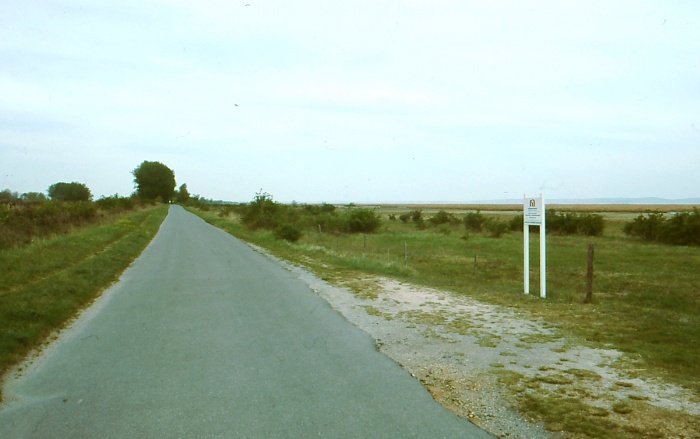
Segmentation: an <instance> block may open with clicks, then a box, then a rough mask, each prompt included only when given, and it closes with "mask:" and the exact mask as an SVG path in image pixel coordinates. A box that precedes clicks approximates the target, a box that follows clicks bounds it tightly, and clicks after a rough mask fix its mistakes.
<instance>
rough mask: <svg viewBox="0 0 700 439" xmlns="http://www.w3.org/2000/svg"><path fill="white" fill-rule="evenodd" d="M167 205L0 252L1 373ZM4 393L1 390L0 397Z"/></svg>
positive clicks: (143, 236)
mask: <svg viewBox="0 0 700 439" xmlns="http://www.w3.org/2000/svg"><path fill="white" fill-rule="evenodd" d="M167 212H168V207H167V206H160V207H157V208H153V209H148V210H142V211H138V212H134V213H129V214H124V215H122V216H119V217H115V218H114V220H113V221H111V222H109V223H106V224H102V225H100V226H95V227H87V228H83V229H79V230H77V231H75V232H73V233H71V234H69V235H61V236H57V237H54V238H51V239H46V240H41V241H37V242H35V243H32V244H30V245H28V246H25V247H23V248H20V249H17V250H6V251H3V252H0V266H2V267H6V269H4V270H2V271H1V272H0V375H4V374H5V372H7V371H8V370H9V368H11V367H12V366H13V365H15V364H17V363H19V362H20V361H21V360H22V359H23V358H24V357H26V355H27V354H28V353H29V352H31V351H32V350H33V349H35V348H37V347H38V346H40V345H41V344H42V343H43V342H44V341H45V340H46V339H47V337H48V336H49V335H50V334H51V333H53V332H54V331H56V330H57V329H59V328H61V327H63V326H64V325H65V324H66V323H67V322H68V321H69V320H70V319H71V318H72V317H73V316H75V314H76V313H77V312H78V311H79V310H80V309H82V308H84V307H85V306H87V305H88V304H90V303H91V302H92V300H94V299H95V297H97V296H98V294H99V293H100V291H102V290H104V289H105V288H106V287H107V286H109V285H110V284H111V283H112V282H114V281H116V280H117V279H118V278H119V275H120V274H121V273H122V272H123V271H124V270H125V269H126V268H127V267H128V266H129V264H130V263H131V262H132V261H133V260H134V259H135V258H136V257H137V256H138V255H139V254H140V253H141V252H142V251H143V249H144V248H145V247H146V245H147V244H148V243H149V242H150V241H151V239H152V238H153V236H155V234H156V232H157V231H158V228H159V226H160V224H161V223H162V222H163V220H164V219H165V216H166V215H167ZM1 400H2V394H0V401H1Z"/></svg>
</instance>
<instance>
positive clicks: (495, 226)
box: [484, 219, 510, 238]
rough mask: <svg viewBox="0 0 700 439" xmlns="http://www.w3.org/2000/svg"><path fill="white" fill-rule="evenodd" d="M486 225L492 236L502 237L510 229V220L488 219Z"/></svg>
mask: <svg viewBox="0 0 700 439" xmlns="http://www.w3.org/2000/svg"><path fill="white" fill-rule="evenodd" d="M484 227H485V228H486V230H487V231H488V232H489V236H490V237H492V238H500V237H502V236H503V235H505V234H506V232H508V230H509V229H510V222H508V221H501V220H497V219H491V220H488V221H486V223H485V225H484Z"/></svg>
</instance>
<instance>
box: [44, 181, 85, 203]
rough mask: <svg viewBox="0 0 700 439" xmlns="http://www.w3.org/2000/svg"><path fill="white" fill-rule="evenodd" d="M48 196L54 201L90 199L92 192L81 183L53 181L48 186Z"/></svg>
mask: <svg viewBox="0 0 700 439" xmlns="http://www.w3.org/2000/svg"><path fill="white" fill-rule="evenodd" d="M49 198H51V199H52V200H56V201H90V200H91V199H92V193H91V192H90V189H89V188H88V187H87V186H85V185H84V184H82V183H76V182H75V181H74V182H72V183H64V182H60V183H55V184H52V185H51V186H49Z"/></svg>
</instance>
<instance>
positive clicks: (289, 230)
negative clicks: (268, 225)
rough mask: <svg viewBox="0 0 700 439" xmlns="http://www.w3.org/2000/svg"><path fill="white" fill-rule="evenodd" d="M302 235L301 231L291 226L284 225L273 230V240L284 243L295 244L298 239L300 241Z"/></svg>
mask: <svg viewBox="0 0 700 439" xmlns="http://www.w3.org/2000/svg"><path fill="white" fill-rule="evenodd" d="M302 235H303V233H302V231H301V229H299V227H297V226H294V225H291V224H285V225H283V226H282V227H280V228H278V229H277V230H275V238H277V239H284V240H285V241H289V242H297V241H298V240H299V239H301V236H302Z"/></svg>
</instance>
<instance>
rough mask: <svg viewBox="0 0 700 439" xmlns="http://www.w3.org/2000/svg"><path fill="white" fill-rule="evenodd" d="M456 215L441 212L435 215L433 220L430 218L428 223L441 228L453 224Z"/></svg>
mask: <svg viewBox="0 0 700 439" xmlns="http://www.w3.org/2000/svg"><path fill="white" fill-rule="evenodd" d="M453 217H454V215H452V214H451V213H447V212H445V211H444V210H441V211H439V212H438V213H436V214H435V216H433V217H432V218H430V219H429V220H428V221H429V222H430V224H432V225H434V226H439V225H442V224H449V223H451V222H452V218H453Z"/></svg>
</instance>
